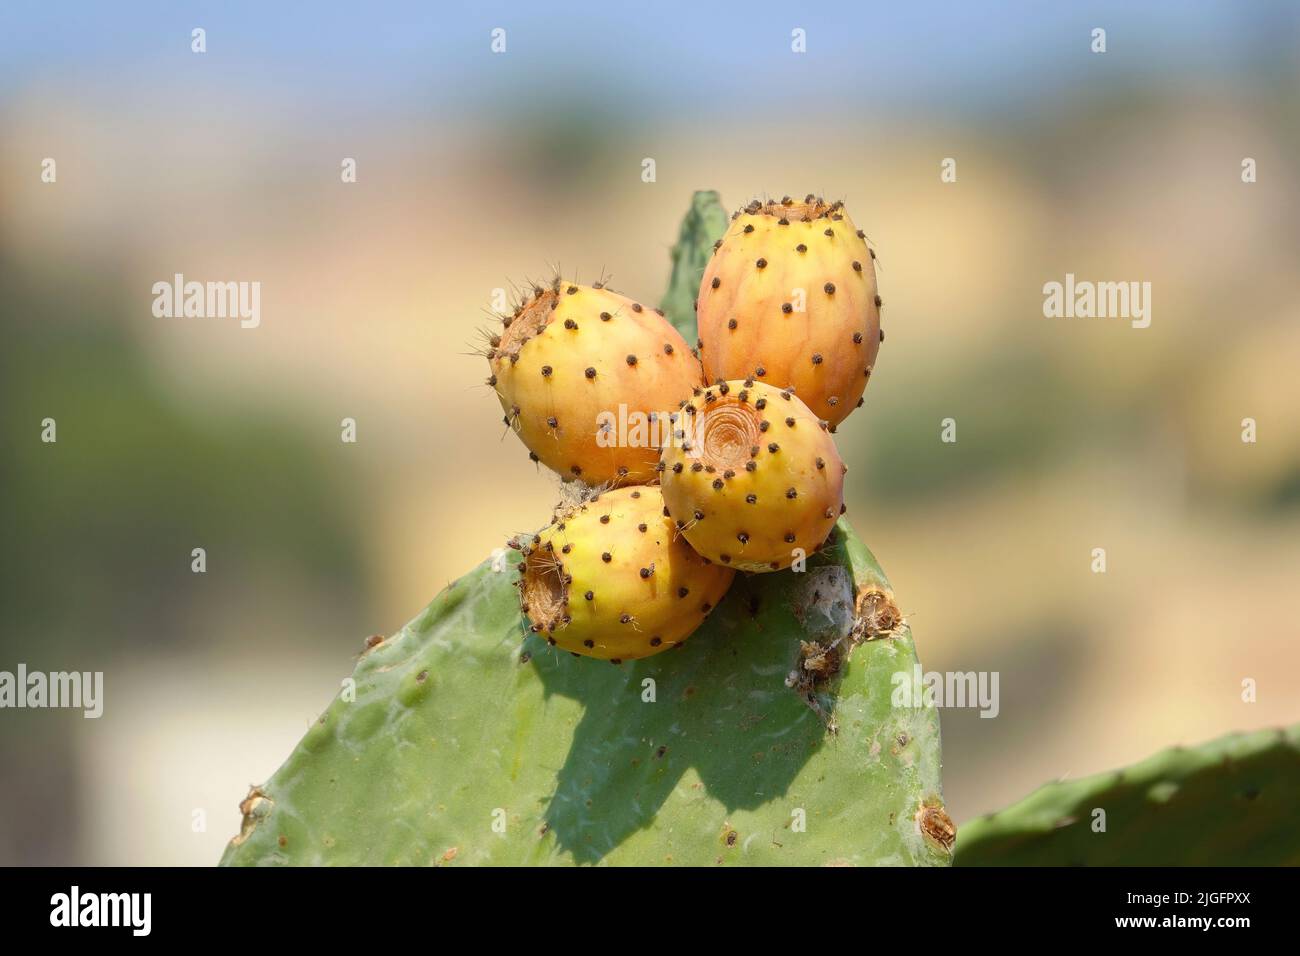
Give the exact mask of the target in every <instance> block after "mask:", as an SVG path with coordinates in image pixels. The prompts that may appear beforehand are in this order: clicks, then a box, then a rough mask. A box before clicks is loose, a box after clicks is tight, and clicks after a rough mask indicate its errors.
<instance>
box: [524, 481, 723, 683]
mask: <svg viewBox="0 0 1300 956" xmlns="http://www.w3.org/2000/svg"><path fill="white" fill-rule="evenodd" d="M523 551H524V559H523V561H522V562H521V563H520V565H519V572H520V575H521V577H520V580H519V596H520V604H521V606H522V608H523V610H524V613H525V614H527V615H528V619H529V621H531V622H532V631H533V632H534V633H536V634H540V635H541V636H543V637H545V638H546V640H547V641H548V642H549V643H551V644H552V645H555V646H558V647H560V648H562V649H564V650H566V651H571V652H572V653H574V654H580V655H585V656H587V657H600V658H604V659H606V660H613V661H615V662H616V663H618V662H621V661H625V660H634V659H637V658H641V657H649V656H650V655H652V654H658V653H659V652H660V651H666V650H668V649H669V648H670V647H676V646H678V645H679V644H681V643H682V642H683V641H684V640H686V638H688V637H690V635H691V633H692V632H693V631H694V630H695V629H696V628H697V627H699V626H700V624H701V623H703V621H704V619H705V618H706V617H708V615H709V612H710V611H712V610H713V609H714V608H715V607H717V606H718V604H719V603H720V602H721V601H722V598H723V597H724V596H725V595H726V593H727V588H728V587H730V586H731V580H732V578H734V577H735V571H733V570H732V569H730V568H726V567H720V566H718V565H715V564H710V563H709V562H708V561H706V560H704V559H703V558H701V557H700V556H699V555H698V554H696V553H695V552H694V551H692V550H691V548H690V546H689V545H687V543H686V542H685V541H684V540H682V538H681V536H680V535H679V534H677V533H676V530H675V528H674V527H673V523H672V521H671V520H670V519H668V518H667V517H665V515H664V499H663V496H662V495H661V494H660V492H659V489H658V488H657V487H653V486H649V487H641V488H619V489H615V490H613V491H604V492H600V493H598V494H595V495H593V496H591V497H590V498H588V499H587V500H586V501H583V502H580V503H577V504H573V505H568V506H561V509H560V510H559V511H558V512H557V514H556V519H555V522H554V523H553V524H552V525H551V526H550V527H549V528H547V529H546V530H545V531H542V532H541V533H539V534H537V535H534V536H533V539H532V541H531V543H529V544H527V545H525V546H524V548H523Z"/></svg>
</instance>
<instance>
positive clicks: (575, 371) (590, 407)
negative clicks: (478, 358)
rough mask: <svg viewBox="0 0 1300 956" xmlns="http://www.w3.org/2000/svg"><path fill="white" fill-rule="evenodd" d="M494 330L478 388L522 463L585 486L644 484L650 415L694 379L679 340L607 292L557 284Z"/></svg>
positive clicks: (655, 416)
mask: <svg viewBox="0 0 1300 956" xmlns="http://www.w3.org/2000/svg"><path fill="white" fill-rule="evenodd" d="M502 322H503V324H504V326H505V327H504V329H502V331H501V334H500V335H493V336H492V337H491V340H490V341H491V349H490V350H489V352H488V363H489V364H490V366H491V371H492V374H491V376H490V377H489V378H488V384H489V385H491V386H493V387H494V388H495V389H496V393H497V397H498V398H500V400H501V407H502V408H503V409H504V410H505V413H506V417H505V420H506V424H508V425H510V426H511V427H513V428H514V429H515V431H516V432H518V433H519V437H520V438H521V439H523V442H524V444H525V445H527V446H528V449H529V451H530V457H531V458H532V459H533V460H534V461H540V462H541V463H542V464H544V465H546V466H547V467H548V468H551V469H553V470H554V471H556V472H558V473H559V474H560V475H562V476H564V477H565V478H579V479H581V480H582V481H584V482H586V483H588V484H591V485H598V484H601V483H604V482H618V483H619V484H635V483H637V482H643V481H647V480H649V479H650V478H652V477H653V476H654V466H655V463H656V461H657V460H658V457H659V444H660V443H659V442H658V441H656V440H655V437H656V434H657V431H658V428H659V427H662V426H659V425H658V422H659V416H660V415H661V414H662V416H663V417H664V418H666V417H667V415H668V413H669V412H670V411H671V410H672V409H674V408H676V407H677V404H678V402H679V401H680V400H681V398H682V397H683V396H684V395H689V394H690V392H691V389H692V387H694V386H697V385H699V384H700V383H701V382H702V381H703V379H702V373H701V370H700V363H699V361H698V360H697V359H696V358H695V356H694V355H693V354H692V353H691V350H690V348H689V346H687V344H686V341H685V340H684V339H683V338H682V337H681V335H680V333H678V331H677V330H676V329H674V328H673V327H672V326H671V325H670V324H669V323H668V321H667V320H666V319H665V318H664V317H663V316H662V315H661V314H659V313H658V312H657V311H655V310H652V309H648V308H645V307H644V306H642V305H641V304H640V303H638V302H634V301H633V300H631V299H628V298H625V297H624V296H621V295H618V294H617V293H615V292H611V291H610V290H609V289H606V288H603V287H602V286H600V285H596V286H584V285H578V284H577V283H575V282H564V281H561V280H559V279H556V280H555V281H554V282H553V283H551V285H550V286H548V287H545V288H542V287H537V288H534V289H533V295H532V297H531V298H530V299H528V301H526V302H523V303H521V304H520V305H519V306H518V307H517V308H516V309H515V310H514V314H513V315H511V316H508V317H506V318H504V319H503V320H502Z"/></svg>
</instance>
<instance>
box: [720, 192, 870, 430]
mask: <svg viewBox="0 0 1300 956" xmlns="http://www.w3.org/2000/svg"><path fill="white" fill-rule="evenodd" d="M874 260H875V253H874V252H873V251H872V250H871V249H870V248H868V246H867V243H866V240H865V238H864V236H863V233H862V232H861V231H860V230H859V229H858V228H857V227H856V226H855V225H854V224H853V221H852V220H851V219H850V218H849V215H848V213H847V212H846V211H845V209H844V204H843V203H840V202H835V203H829V204H828V203H825V202H823V201H822V200H821V199H819V198H815V197H813V196H811V195H810V196H808V197H807V198H806V199H805V200H804V201H803V202H795V201H793V200H791V199H790V198H789V197H786V198H785V199H783V200H781V201H780V202H767V203H760V202H758V201H757V200H755V201H754V202H751V203H750V204H749V205H748V206H746V207H745V208H744V209H742V210H741V211H740V212H738V213H737V214H736V216H735V217H734V219H733V220H732V223H731V226H730V227H729V228H728V229H727V233H726V235H725V236H723V238H722V239H721V241H720V242H719V243H718V245H717V247H716V249H715V251H714V254H713V258H712V259H711V260H710V261H709V264H708V266H707V267H706V268H705V270H704V279H703V281H702V282H701V283H700V294H699V299H698V301H697V309H698V312H699V330H700V331H699V337H700V343H701V345H700V348H701V351H700V357H701V359H703V361H704V371H705V375H706V377H707V379H708V381H714V380H716V379H718V378H723V379H736V378H744V377H745V376H747V375H756V376H757V377H758V378H760V379H762V380H763V381H764V382H767V383H768V384H770V385H775V386H777V387H778V388H784V387H787V386H793V387H794V388H796V389H797V390H798V393H799V397H800V398H802V399H803V401H804V402H805V403H806V404H807V405H808V407H809V408H811V409H812V410H813V411H814V412H815V413H816V414H817V415H818V416H819V417H821V418H824V419H826V420H827V421H828V422H829V423H830V426H831V428H832V429H834V427H835V426H836V425H838V424H839V423H840V422H842V421H843V420H844V419H845V418H847V417H848V415H849V413H850V412H851V411H853V409H854V408H856V407H857V406H858V405H860V404H862V392H863V390H864V389H865V388H866V386H867V380H868V379H869V378H870V377H871V371H872V369H873V367H874V366H875V363H876V352H877V351H878V350H879V348H880V342H881V340H882V334H881V331H880V304H881V303H880V296H879V294H878V292H877V289H876V269H875V261H874Z"/></svg>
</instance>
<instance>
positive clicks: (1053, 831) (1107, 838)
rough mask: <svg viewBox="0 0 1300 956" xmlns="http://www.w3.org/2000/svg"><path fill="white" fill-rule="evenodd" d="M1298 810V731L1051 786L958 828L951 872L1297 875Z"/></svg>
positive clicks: (1177, 751) (1170, 753) (1168, 755)
mask: <svg viewBox="0 0 1300 956" xmlns="http://www.w3.org/2000/svg"><path fill="white" fill-rule="evenodd" d="M1297 804H1300V726H1296V727H1291V728H1289V729H1278V730H1264V731H1258V732H1255V733H1248V734H1232V735H1230V736H1227V737H1222V738H1220V739H1219V740H1215V741H1211V742H1210V743H1207V744H1202V745H1201V746H1199V747H1174V748H1172V749H1170V750H1165V751H1162V752H1161V753H1158V754H1156V755H1155V756H1153V757H1150V758H1148V759H1147V760H1144V761H1143V762H1141V763H1139V764H1135V765H1134V766H1132V767H1128V768H1126V769H1124V770H1117V771H1113V772H1111V773H1103V774H1097V775H1095V776H1091V777H1085V778H1083V779H1080V780H1070V781H1065V782H1061V783H1052V784H1048V785H1047V786H1045V787H1042V788H1040V789H1039V790H1036V791H1035V792H1034V793H1032V794H1030V795H1029V796H1028V797H1026V798H1025V799H1024V800H1022V801H1020V802H1019V803H1017V804H1015V805H1014V806H1012V807H1009V808H1008V809H1006V810H1003V811H1001V812H999V813H996V814H993V815H992V816H988V817H982V818H980V819H978V820H974V821H971V822H970V823H967V824H963V826H962V832H961V841H960V843H959V844H958V852H957V865H959V866H1043V865H1049V866H1050V865H1055V866H1281V865H1290V866H1295V865H1296V864H1300V830H1297V828H1296V825H1295V824H1296V816H1295V814H1296V806H1297ZM1097 809H1101V810H1104V811H1105V814H1106V815H1105V825H1106V829H1105V832H1094V829H1093V826H1094V823H1093V821H1094V816H1095V814H1094V811H1095V810H1097Z"/></svg>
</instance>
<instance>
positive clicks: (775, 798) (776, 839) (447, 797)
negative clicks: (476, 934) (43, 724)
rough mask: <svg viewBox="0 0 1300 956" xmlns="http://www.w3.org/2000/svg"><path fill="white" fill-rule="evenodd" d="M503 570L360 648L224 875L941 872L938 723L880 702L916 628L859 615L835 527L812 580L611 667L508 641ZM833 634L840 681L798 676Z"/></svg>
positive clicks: (812, 568)
mask: <svg viewBox="0 0 1300 956" xmlns="http://www.w3.org/2000/svg"><path fill="white" fill-rule="evenodd" d="M515 563H516V556H515V555H514V554H513V552H511V553H510V554H509V555H505V556H502V557H499V558H498V559H497V561H496V568H497V570H494V566H493V562H491V561H489V562H485V563H484V564H482V565H480V566H479V567H478V568H477V569H475V570H474V571H473V572H471V573H470V574H468V575H466V576H465V577H464V578H462V579H461V580H459V581H457V582H456V583H454V584H453V585H451V586H450V587H449V588H448V589H447V590H446V591H444V592H443V593H442V594H440V595H439V596H438V597H437V598H435V599H434V601H433V602H432V603H431V604H430V605H429V607H428V608H427V609H426V610H425V611H424V612H423V613H422V614H421V615H420V616H419V617H417V618H416V619H415V620H414V621H412V622H411V623H410V624H408V625H407V626H406V627H405V628H403V629H402V630H401V631H400V632H398V633H397V634H395V635H393V636H392V637H391V638H388V639H387V640H384V641H382V642H380V643H378V644H376V645H375V646H373V647H371V648H369V649H368V650H367V651H366V652H365V654H364V655H363V657H362V659H361V661H360V662H359V664H358V666H357V669H356V673H355V675H354V679H355V681H356V690H355V699H353V700H347V699H345V695H344V694H340V696H339V697H338V698H337V699H336V700H335V701H334V702H333V703H332V704H331V705H330V707H329V708H328V709H327V710H326V712H325V713H324V715H322V717H321V719H320V721H319V722H318V723H317V724H316V725H314V726H313V728H312V730H311V731H309V732H308V734H307V736H306V737H305V738H304V739H303V741H302V742H301V743H300V744H299V745H298V747H297V749H296V750H295V751H294V753H293V754H292V755H291V756H290V758H289V759H288V761H287V762H286V763H285V764H284V766H282V767H281V768H280V770H279V771H277V772H276V774H275V775H274V776H273V777H272V778H271V779H270V780H269V781H268V782H267V783H266V784H265V785H263V786H261V787H257V788H254V790H253V791H252V792H251V793H250V794H249V797H248V798H247V799H246V800H245V801H244V803H243V805H242V809H243V811H244V824H243V829H242V831H241V833H240V835H239V836H237V837H236V838H235V839H234V840H233V841H232V842H231V845H230V846H229V848H228V849H227V851H226V854H225V856H224V858H223V861H222V862H223V863H226V864H290V865H293V864H308V865H311V864H434V865H439V864H441V865H446V864H452V865H463V864H471V865H472V864H479V865H494V864H496V865H512V864H515V865H532V864H591V863H610V864H681V865H716V864H744V865H761V864H847V865H852V864H862V865H866V864H938V865H944V864H947V863H948V862H949V859H950V851H951V846H952V834H951V827H950V824H949V822H948V820H947V816H946V814H944V813H943V810H942V794H941V789H940V781H939V769H940V758H939V724H938V716H937V713H936V712H935V711H934V710H933V709H931V708H917V709H911V708H894V707H892V706H891V702H890V697H891V691H892V680H891V678H892V676H893V675H894V674H895V673H896V672H905V673H908V674H910V673H911V670H912V666H913V663H914V662H915V660H916V658H915V654H914V650H913V646H912V638H911V634H910V631H909V629H908V627H907V625H906V623H904V622H901V621H898V620H893V621H886V623H887V624H890V625H892V630H890V631H889V632H888V633H880V632H879V630H878V628H877V629H874V630H873V628H876V625H877V624H878V623H879V622H876V623H873V622H870V621H867V622H864V621H863V620H862V619H861V618H860V616H858V615H855V607H854V603H855V592H856V594H858V595H862V594H869V595H876V596H879V595H882V594H884V595H888V593H889V591H888V583H887V582H886V581H885V579H884V576H883V574H882V573H881V572H880V569H879V567H878V566H877V565H876V563H875V560H874V558H872V556H871V555H870V553H869V552H868V551H867V549H866V548H865V547H864V546H863V545H862V544H861V542H860V541H858V539H857V538H856V536H854V535H853V532H852V530H851V529H850V528H849V527H848V525H847V523H845V522H843V521H841V523H840V525H839V527H838V529H837V532H836V534H835V543H834V545H833V546H832V547H831V548H829V549H828V550H827V551H826V552H824V553H822V554H821V555H818V556H816V557H814V558H813V559H812V560H810V562H809V565H808V569H807V571H805V572H802V573H796V572H782V573H780V574H768V575H761V576H758V577H754V578H750V579H741V580H738V581H737V584H736V585H735V586H734V587H733V588H732V591H731V593H730V594H729V595H728V597H727V599H726V601H724V602H723V604H722V605H721V606H720V607H719V608H718V609H717V610H716V611H714V613H713V614H712V615H711V616H710V618H709V620H708V621H707V622H706V623H705V624H704V625H703V626H702V627H701V628H700V630H699V631H697V632H696V634H695V635H694V636H692V637H691V639H690V640H689V641H687V642H686V643H685V644H684V645H683V646H682V647H681V648H680V649H677V650H673V651H669V652H667V653H664V654H660V655H658V656H656V657H652V658H648V659H646V660H643V661H638V662H635V663H632V662H629V663H625V664H623V665H620V666H612V665H610V664H607V663H605V662H603V661H597V660H593V659H588V658H574V657H571V656H570V655H568V654H567V653H564V652H562V651H558V650H557V649H556V648H553V647H550V646H548V645H547V644H546V643H545V642H544V641H542V640H540V639H539V638H537V637H535V636H532V635H529V636H527V637H526V638H525V637H524V635H525V633H526V632H525V629H524V627H523V619H522V617H521V615H520V613H519V610H518V605H517V602H516V597H515V591H514V588H513V587H512V586H511V582H512V580H513V577H514V565H515ZM855 623H857V625H858V633H857V636H856V638H855V637H854V635H853V634H852V633H851V631H852V630H853V628H854V626H855ZM867 638H871V639H867ZM837 640H838V641H839V645H838V646H840V647H843V648H845V649H846V650H847V649H848V648H849V647H852V651H851V652H850V653H847V656H846V659H844V660H842V661H841V662H840V667H839V670H838V673H836V674H834V675H833V676H831V677H829V678H828V679H827V680H825V681H824V682H820V683H817V682H814V681H811V680H805V679H803V678H802V677H800V679H798V680H792V679H791V672H792V671H794V672H795V673H796V674H797V675H802V674H804V673H805V672H806V668H805V667H804V662H805V660H806V659H807V654H806V648H805V646H804V645H803V643H802V642H803V641H808V642H810V644H809V646H819V647H826V646H829V645H831V644H834V643H835V642H836V641H837ZM832 728H833V729H832Z"/></svg>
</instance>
